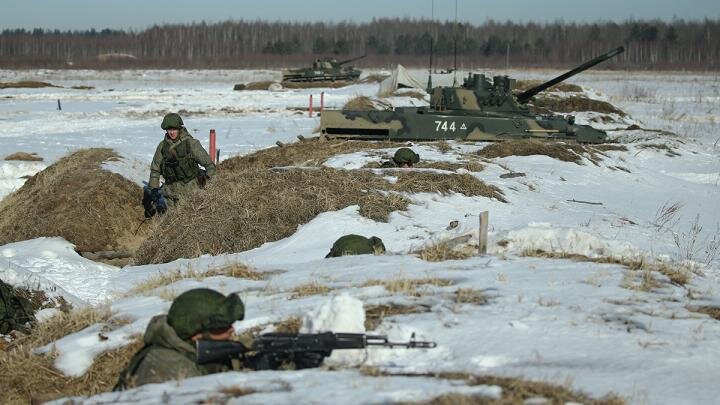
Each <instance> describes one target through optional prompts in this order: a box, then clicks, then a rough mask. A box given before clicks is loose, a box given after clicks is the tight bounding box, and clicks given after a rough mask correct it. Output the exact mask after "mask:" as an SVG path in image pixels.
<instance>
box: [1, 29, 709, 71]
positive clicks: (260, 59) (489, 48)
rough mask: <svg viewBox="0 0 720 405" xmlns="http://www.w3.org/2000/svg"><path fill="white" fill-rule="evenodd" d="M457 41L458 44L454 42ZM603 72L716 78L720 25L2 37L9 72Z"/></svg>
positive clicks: (39, 32) (15, 33)
mask: <svg viewBox="0 0 720 405" xmlns="http://www.w3.org/2000/svg"><path fill="white" fill-rule="evenodd" d="M455 38H457V40H455ZM619 45H624V46H625V47H626V52H625V53H624V54H622V55H620V56H619V57H617V58H614V59H613V60H612V61H610V62H609V63H606V64H604V65H603V67H604V68H622V69H693V70H717V69H718V68H719V67H720V20H704V21H684V20H675V21H672V22H664V21H655V20H653V21H633V20H630V21H626V22H622V23H615V22H598V23H591V24H576V23H565V22H553V23H544V24H538V23H516V22H510V21H508V22H497V21H493V20H488V21H486V22H484V23H482V24H479V25H473V24H457V25H456V24H454V23H452V22H433V21H427V20H412V19H379V20H373V21H372V22H367V23H347V22H340V23H321V22H317V23H291V22H265V21H227V22H223V23H216V24H206V23H193V24H169V25H162V26H153V27H151V28H148V29H146V30H143V31H137V32H136V31H124V30H110V29H104V30H99V31H98V30H94V29H92V30H86V31H59V30H43V29H33V30H24V29H15V30H7V29H6V30H4V31H2V32H1V33H0V67H2V68H25V67H47V68H62V67H74V68H77V67H84V68H87V67H90V68H93V67H94V68H103V67H105V68H132V67H137V68H250V67H254V68H259V67H266V68H277V67H281V66H291V65H301V64H305V63H308V62H309V61H310V60H312V59H314V58H316V57H321V56H336V57H337V58H339V59H340V58H350V57H352V56H356V55H363V54H366V55H367V57H366V58H364V59H362V60H360V61H357V62H355V63H354V64H355V65H356V66H365V67H368V66H372V67H386V66H392V65H394V64H396V63H402V64H404V65H408V66H414V67H423V66H427V64H428V61H429V58H430V52H431V49H432V53H433V58H434V65H435V66H437V67H451V66H452V64H453V63H454V59H455V55H457V63H458V66H459V67H460V68H475V67H498V66H500V67H504V66H506V65H509V66H510V67H515V68H517V67H567V66H571V65H575V64H577V63H579V62H581V61H584V60H586V59H589V58H591V57H592V56H595V55H598V54H600V53H602V52H605V51H608V50H610V49H613V48H615V47H617V46H619Z"/></svg>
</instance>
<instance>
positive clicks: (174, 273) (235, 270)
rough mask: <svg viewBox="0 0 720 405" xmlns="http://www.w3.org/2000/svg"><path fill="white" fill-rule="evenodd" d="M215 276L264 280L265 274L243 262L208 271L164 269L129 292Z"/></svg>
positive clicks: (143, 290)
mask: <svg viewBox="0 0 720 405" xmlns="http://www.w3.org/2000/svg"><path fill="white" fill-rule="evenodd" d="M214 276H226V277H234V278H243V279H247V280H264V279H265V275H264V274H263V273H261V272H258V271H255V270H253V269H252V268H250V267H247V266H246V265H244V264H242V263H233V264H228V265H227V266H222V267H218V268H214V269H209V270H208V271H205V272H203V271H199V270H195V269H193V268H191V267H188V268H186V269H175V270H170V271H164V272H162V273H158V274H156V275H154V276H151V277H148V278H147V279H145V280H143V281H141V282H139V283H137V284H135V285H134V286H133V288H132V289H130V290H129V291H128V293H127V295H128V296H133V295H137V294H143V295H147V294H149V293H150V292H152V291H153V290H155V289H157V288H160V287H164V286H168V285H170V284H172V283H175V282H177V281H180V280H186V279H195V280H202V279H204V278H207V277H214Z"/></svg>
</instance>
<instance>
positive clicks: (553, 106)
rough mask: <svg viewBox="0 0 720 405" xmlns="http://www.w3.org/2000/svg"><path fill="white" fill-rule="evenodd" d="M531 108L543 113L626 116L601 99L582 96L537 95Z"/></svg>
mask: <svg viewBox="0 0 720 405" xmlns="http://www.w3.org/2000/svg"><path fill="white" fill-rule="evenodd" d="M531 110H532V111H533V112H535V113H541V114H545V113H547V112H548V111H552V112H556V113H570V112H577V111H593V112H599V113H603V114H613V113H614V114H618V115H619V116H621V117H624V116H626V114H625V112H623V111H622V110H620V109H619V108H617V107H615V106H614V105H612V104H610V103H608V102H606V101H601V100H594V99H591V98H587V97H583V96H572V97H563V98H561V97H537V98H535V99H534V100H533V101H532V106H531Z"/></svg>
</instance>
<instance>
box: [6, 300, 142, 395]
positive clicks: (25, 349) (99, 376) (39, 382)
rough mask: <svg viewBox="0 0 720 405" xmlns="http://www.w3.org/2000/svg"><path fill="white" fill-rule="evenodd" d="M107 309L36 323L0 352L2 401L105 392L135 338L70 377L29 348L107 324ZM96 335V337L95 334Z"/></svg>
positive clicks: (127, 357) (50, 357) (124, 362)
mask: <svg viewBox="0 0 720 405" xmlns="http://www.w3.org/2000/svg"><path fill="white" fill-rule="evenodd" d="M109 316H110V314H109V312H108V311H104V310H100V311H96V310H91V309H83V310H75V311H71V312H69V313H63V314H59V315H57V316H55V317H53V318H51V319H49V320H48V321H46V322H43V323H41V324H39V325H38V326H37V327H36V328H35V329H34V330H33V332H32V334H31V335H29V336H26V337H23V338H21V339H18V340H16V341H15V342H13V344H12V346H11V347H10V348H9V349H7V350H6V351H2V352H0V375H2V376H3V378H1V379H0V390H2V392H3V393H4V397H3V403H7V404H27V403H29V402H30V401H31V399H32V398H35V399H37V400H43V401H45V400H50V399H54V398H60V397H65V396H74V395H93V394H97V393H100V392H105V391H109V390H110V389H111V388H112V387H113V386H114V385H115V383H116V382H117V378H118V374H119V373H120V370H122V369H123V368H124V367H125V366H126V365H127V362H128V361H129V360H130V357H132V355H133V354H134V353H135V352H136V351H137V350H138V349H139V348H140V347H141V346H142V342H141V341H140V339H139V337H136V338H135V339H134V340H133V343H131V344H130V345H128V346H124V347H122V348H120V349H117V350H112V351H109V352H107V353H104V354H102V355H100V356H98V357H97V358H96V359H95V362H94V363H93V365H92V367H91V368H90V369H89V370H88V372H87V373H85V374H84V375H83V376H82V377H78V378H71V377H67V376H65V375H63V374H62V373H60V372H59V371H57V370H55V368H54V367H53V360H54V356H53V355H47V356H46V355H36V354H33V349H35V348H38V347H41V346H44V345H45V344H47V343H50V342H52V341H55V340H57V339H59V338H61V337H63V336H66V335H68V334H70V333H74V332H77V331H79V330H81V329H84V328H86V327H88V326H90V325H93V324H95V323H107V321H108V319H109ZM98 338H99V337H98Z"/></svg>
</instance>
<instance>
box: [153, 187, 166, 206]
mask: <svg viewBox="0 0 720 405" xmlns="http://www.w3.org/2000/svg"><path fill="white" fill-rule="evenodd" d="M162 197H163V195H162V190H160V188H159V187H156V188H154V189H152V190H150V198H152V200H153V202H155V203H157V202H158V201H159V200H160V198H162Z"/></svg>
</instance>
